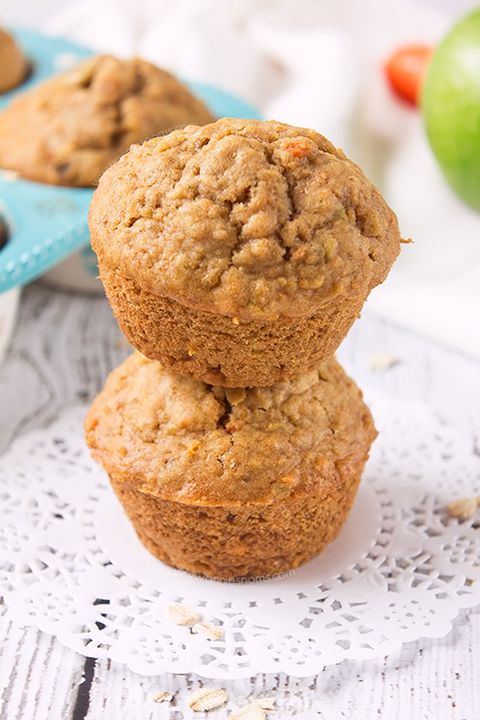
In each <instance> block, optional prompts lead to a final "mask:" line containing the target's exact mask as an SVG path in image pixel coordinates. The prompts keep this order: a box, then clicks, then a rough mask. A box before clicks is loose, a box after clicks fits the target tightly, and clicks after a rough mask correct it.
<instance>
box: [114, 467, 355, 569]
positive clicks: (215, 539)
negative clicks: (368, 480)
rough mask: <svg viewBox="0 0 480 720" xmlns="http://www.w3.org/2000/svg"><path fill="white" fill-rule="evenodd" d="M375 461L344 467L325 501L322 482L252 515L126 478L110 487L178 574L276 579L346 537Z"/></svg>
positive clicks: (253, 510)
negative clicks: (164, 494) (365, 473)
mask: <svg viewBox="0 0 480 720" xmlns="http://www.w3.org/2000/svg"><path fill="white" fill-rule="evenodd" d="M366 459H367V456H365V457H364V458H362V460H360V461H359V460H358V459H356V460H355V461H353V460H352V461H349V462H347V461H344V462H342V463H338V464H337V470H338V483H337V484H336V487H335V490H334V491H330V492H329V493H328V494H325V485H324V484H323V483H322V478H321V476H320V477H318V478H317V479H316V480H311V481H310V482H309V483H308V486H307V485H304V486H303V487H300V488H298V489H297V490H296V491H295V492H293V493H292V494H291V495H290V496H288V497H287V498H286V499H284V500H282V501H279V502H274V503H272V504H270V505H252V506H250V507H235V508H228V507H206V506H192V505H183V504H181V503H178V502H174V501H169V500H163V499H160V498H157V497H155V496H152V495H147V494H145V493H143V492H141V491H139V490H138V482H136V481H135V479H132V478H129V477H126V476H125V475H111V476H110V480H111V483H112V486H113V489H114V490H115V493H116V494H117V497H118V498H119V500H120V502H121V503H122V505H123V507H124V509H125V512H126V513H127V515H128V517H129V518H130V520H131V522H132V524H133V526H134V528H135V530H136V533H137V535H138V537H139V539H140V541H141V542H142V543H143V545H144V546H145V547H146V548H147V550H149V551H150V552H151V553H152V554H153V555H155V556H156V557H157V558H159V559H160V560H162V561H163V562H165V563H167V564H168V565H172V566H173V567H175V568H178V569H180V570H186V571H188V572H191V573H194V574H196V575H202V576H205V577H209V578H213V579H219V580H220V579H221V580H224V581H225V580H226V581H231V582H235V581H238V580H239V579H241V578H249V577H256V578H258V577H263V578H271V577H272V576H276V575H278V574H280V573H284V572H286V571H288V570H291V569H293V568H296V567H298V566H299V565H301V564H302V563H304V562H305V561H307V560H310V559H311V558H312V557H314V556H315V555H317V554H318V553H320V552H321V551H322V550H323V549H324V548H325V547H326V546H327V545H328V544H329V543H331V542H332V540H334V539H335V537H336V536H337V535H338V533H339V531H340V530H341V528H342V526H343V524H344V522H345V520H346V518H347V516H348V514H349V512H350V509H351V507H352V504H353V501H354V499H355V495H356V493H357V489H358V485H359V482H360V477H361V473H362V470H363V466H364V464H365V461H366Z"/></svg>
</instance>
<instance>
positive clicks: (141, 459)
mask: <svg viewBox="0 0 480 720" xmlns="http://www.w3.org/2000/svg"><path fill="white" fill-rule="evenodd" d="M85 433H86V441H87V444H88V445H89V447H90V449H91V452H92V454H93V457H94V458H95V459H96V460H97V461H98V462H99V463H100V464H101V465H102V466H103V467H104V469H105V470H106V472H107V473H108V475H109V477H110V480H111V483H112V486H113V488H114V490H115V492H116V494H117V496H118V498H119V499H120V502H121V503H122V504H123V507H124V509H125V511H126V513H127V514H128V516H129V518H130V520H131V521H132V523H133V525H134V527H135V530H136V532H137V534H138V537H139V538H140V540H141V541H142V543H143V544H144V545H145V546H146V547H147V548H148V550H150V551H151V552H152V553H153V554H154V555H156V556H157V557H158V558H160V559H161V560H163V561H164V562H166V563H168V564H170V565H173V566H174V567H176V568H180V569H183V570H187V571H190V572H192V573H196V574H200V575H205V576H208V577H213V578H224V579H230V580H233V579H236V578H240V577H252V576H271V575H275V574H277V573H280V572H283V571H286V570H288V569H290V568H294V567H296V566H298V565H300V564H301V563H303V562H305V561H306V560H308V559H309V558H311V557H313V556H314V555H316V554H317V553H319V552H320V551H321V550H323V549H324V547H325V546H326V545H327V544H328V543H330V542H331V541H332V540H333V539H334V538H335V537H336V535H337V533H338V532H339V530H340V528H341V527H342V525H343V523H344V521H345V519H346V517H347V515H348V513H349V511H350V508H351V506H352V503H353V500H354V498H355V494H356V491H357V487H358V484H359V481H360V476H361V473H362V470H363V467H364V464H365V461H366V459H367V457H368V452H369V449H370V445H371V443H372V441H373V440H374V438H375V435H376V432H375V428H374V426H373V422H372V418H371V415H370V412H369V410H368V408H367V407H366V405H365V404H364V402H363V400H362V395H361V393H360V391H359V390H358V388H357V387H356V385H355V384H354V383H353V381H352V380H350V379H349V378H348V377H347V376H346V375H345V373H344V372H343V370H342V369H341V367H340V366H339V365H338V363H337V362H336V360H335V359H333V358H331V359H329V360H328V361H327V362H326V363H324V364H323V365H322V366H321V367H320V369H318V370H315V371H312V372H310V373H307V374H305V375H302V376H300V377H299V378H297V379H296V380H294V381H292V382H290V383H281V384H277V385H274V386H272V387H268V388H229V389H225V388H223V387H220V386H212V385H207V384H205V383H203V382H200V381H198V380H194V379H193V378H188V377H184V376H182V375H177V374H172V373H170V372H169V370H167V369H165V368H164V367H163V366H162V365H161V364H160V363H159V362H158V361H155V360H149V359H147V358H146V357H144V356H143V355H141V354H140V353H138V352H137V353H134V354H133V355H132V356H130V357H129V358H128V359H127V360H126V361H124V363H123V364H122V365H120V366H119V367H118V368H117V369H116V370H114V371H113V372H112V373H111V375H110V377H109V378H108V380H107V382H106V384H105V387H104V389H103V391H102V392H101V393H100V394H99V395H98V397H97V398H96V400H95V401H94V403H93V405H92V407H91V409H90V411H89V413H88V416H87V419H86V422H85Z"/></svg>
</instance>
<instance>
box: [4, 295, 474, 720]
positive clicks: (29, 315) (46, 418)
mask: <svg viewBox="0 0 480 720" xmlns="http://www.w3.org/2000/svg"><path fill="white" fill-rule="evenodd" d="M477 331H478V329H477ZM128 352H129V350H128V347H127V345H126V342H125V341H124V340H123V338H122V336H121V334H120V332H119V330H118V328H117V326H116V324H115V321H114V320H113V318H112V316H111V313H110V309H109V307H108V305H107V303H106V302H105V300H104V299H103V298H99V297H82V296H78V295H68V294H66V293H61V292H58V291H53V290H50V289H48V288H46V287H42V286H40V285H33V286H31V287H29V288H28V289H27V290H26V291H25V292H24V295H23V298H22V302H21V306H20V315H19V318H18V323H17V329H16V332H15V335H14V337H13V340H12V343H11V347H10V350H9V353H8V355H7V358H6V359H5V361H4V363H3V365H2V367H1V368H0V448H1V449H3V448H5V447H6V446H7V445H8V443H9V442H10V441H11V440H12V439H13V438H14V437H16V436H18V435H21V434H22V433H25V432H28V431H29V430H31V429H33V428H38V427H42V426H44V425H46V424H48V423H49V422H50V421H52V420H53V419H54V418H55V417H56V416H57V415H58V414H59V413H60V411H61V410H62V409H64V408H65V407H68V405H70V404H71V403H74V402H78V401H79V400H81V401H88V400H89V399H91V398H92V397H93V396H94V395H95V393H96V392H97V391H98V390H99V389H100V387H101V386H102V384H103V381H104V379H105V376H106V374H107V373H108V371H109V370H111V369H112V368H113V367H114V366H115V365H116V364H117V363H118V362H119V361H120V360H121V359H122V358H123V357H124V356H125V355H126V354H127V353H128ZM384 352H385V353H392V354H393V355H395V356H397V357H399V358H400V360H401V362H400V363H399V364H398V365H396V366H395V367H393V368H390V369H388V370H384V371H378V370H377V371H373V370H372V369H371V367H370V362H371V358H372V356H373V355H374V354H376V353H384ZM339 356H340V359H341V361H342V362H343V364H344V365H345V367H346V368H347V370H348V371H349V372H350V373H351V374H352V375H353V377H354V378H355V379H356V380H357V381H358V382H359V384H360V385H361V386H367V385H368V384H369V385H372V384H375V385H376V386H377V387H379V388H381V389H384V390H385V392H388V393H391V394H393V395H396V396H399V397H401V396H403V395H405V394H408V395H411V394H415V396H416V397H418V398H419V399H421V400H423V401H425V402H428V403H429V404H431V405H433V406H435V407H439V408H442V409H443V410H445V409H446V408H447V409H448V408H452V409H454V410H455V412H462V413H463V414H465V415H466V416H468V418H469V420H470V423H471V424H470V427H471V431H472V442H473V439H474V437H476V434H477V433H478V431H479V429H480V425H479V424H478V422H479V415H478V412H479V410H480V402H479V401H480V365H479V363H475V362H473V361H471V360H469V359H467V358H465V357H462V356H460V355H458V354H456V353H453V352H450V351H447V350H446V349H444V348H442V347H440V346H437V345H434V344H432V343H428V342H426V341H425V340H423V339H421V338H419V337H415V336H414V335H412V334H411V333H409V332H407V331H405V330H402V329H399V328H396V327H393V326H392V325H391V324H389V323H387V322H385V321H383V320H381V319H379V318H377V317H375V316H372V315H371V314H369V313H368V312H366V313H365V316H364V318H362V320H361V321H360V322H358V323H357V324H356V326H355V327H354V328H353V330H352V332H351V333H350V335H349V337H348V339H347V341H346V342H345V343H344V345H343V347H342V348H341V351H340V353H339ZM201 682H202V681H201V679H200V678H198V677H196V676H177V677H174V676H159V677H142V676H139V675H135V674H134V673H132V672H130V671H128V670H125V668H124V667H123V666H121V665H114V664H112V663H110V662H109V661H95V660H92V659H85V658H83V657H81V656H80V655H77V654H76V653H74V652H72V651H71V650H68V649H66V648H64V647H63V646H62V645H61V644H60V643H59V642H58V641H57V640H55V639H53V638H52V637H49V636H48V635H45V634H43V633H41V632H39V631H37V630H35V629H33V628H20V627H16V626H14V625H12V624H11V623H8V622H7V621H6V620H5V618H4V617H2V612H1V601H0V718H1V720H21V719H22V720H23V719H25V720H57V718H58V719H61V720H67V719H69V718H73V719H74V720H81V718H88V719H89V720H99V719H100V718H101V719H102V720H103V719H104V718H105V719H109V718H112V719H113V718H115V720H118V719H119V718H128V720H133V719H135V720H140V718H141V719H142V720H143V719H144V718H145V719H147V718H166V717H168V718H171V719H172V720H173V719H175V720H181V718H183V717H188V716H187V715H185V716H184V715H183V714H182V713H181V712H180V711H179V710H178V709H177V710H175V709H174V708H173V709H172V712H171V713H170V714H168V712H167V709H166V708H165V707H164V706H162V705H158V704H156V703H154V702H153V700H152V696H153V694H154V693H155V692H158V691H159V690H165V689H166V690H176V691H177V698H179V699H181V698H184V697H185V695H186V693H187V692H188V691H189V690H190V689H195V688H197V687H198V686H199V684H201ZM205 684H207V685H212V686H222V687H226V688H227V689H228V690H229V692H230V693H231V695H232V699H233V700H234V702H235V703H241V702H242V701H243V699H244V698H245V697H246V696H248V695H249V694H250V693H251V692H252V690H254V691H256V692H265V693H266V694H269V695H273V696H274V697H275V698H276V701H277V708H279V710H278V711H277V713H276V714H272V715H271V716H270V717H271V718H272V720H274V719H275V718H278V719H279V720H284V719H285V718H288V717H293V716H295V717H299V718H305V720H306V719H307V718H308V720H310V719H311V718H314V717H315V718H325V719H327V718H328V720H336V718H355V720H357V719H358V718H360V719H362V718H375V717H379V718H382V720H390V719H392V720H393V719H395V718H398V719H399V720H410V719H411V720H428V718H435V720H442V719H443V718H445V719H447V718H448V719H449V720H450V719H452V720H478V719H479V718H480V610H479V609H477V610H473V611H470V612H464V613H462V614H461V615H460V617H459V618H458V619H457V621H456V623H455V627H454V629H453V630H452V631H451V632H450V634H449V635H448V636H447V637H445V638H444V639H441V640H424V641H421V642H416V643H410V644H408V645H406V646H404V648H403V650H402V652H401V653H400V654H399V655H398V656H395V657H388V658H382V659H379V660H375V661H369V662H364V663H342V664H341V665H338V666H335V667H329V668H326V669H322V668H319V674H318V675H317V676H316V677H312V678H307V679H303V680H296V679H294V678H289V677H287V676H285V675H280V676H270V675H268V676H265V675H261V676H258V677H256V678H252V679H251V680H250V681H238V682H228V683H225V682H221V681H220V682H217V683H213V682H211V681H205ZM196 716H197V717H199V718H201V717H205V716H204V715H202V714H199V713H198V714H196ZM212 717H214V718H215V717H220V715H218V714H215V713H213V714H212ZM221 717H224V716H223V715H222V716H221Z"/></svg>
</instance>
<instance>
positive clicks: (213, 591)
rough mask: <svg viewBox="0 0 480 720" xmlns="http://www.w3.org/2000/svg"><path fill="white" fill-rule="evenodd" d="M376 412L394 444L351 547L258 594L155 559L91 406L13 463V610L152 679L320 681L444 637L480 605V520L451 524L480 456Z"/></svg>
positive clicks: (385, 444)
mask: <svg viewBox="0 0 480 720" xmlns="http://www.w3.org/2000/svg"><path fill="white" fill-rule="evenodd" d="M371 406H372V409H373V412H374V416H375V420H376V424H377V427H378V428H379V430H380V437H379V438H378V440H377V441H376V443H375V446H374V449H373V452H372V457H371V459H370V462H369V464H368V467H367V470H366V473H365V478H364V480H363V483H362V486H361V489H360V492H359V495H358V499H357V501H356V504H355V506H354V509H353V511H352V514H351V517H350V519H349V521H348V522H347V524H346V526H345V528H344V530H343V532H342V533H341V535H340V537H339V538H338V539H337V540H336V542H335V543H333V544H332V545H331V546H330V547H329V548H328V550H327V551H326V552H325V553H324V554H323V555H321V556H320V557H319V558H317V559H316V560H313V561H311V562H310V563H307V564H306V565H305V566H303V567H301V568H299V569H298V570H296V571H294V572H291V573H289V574H287V575H286V576H283V577H280V578H276V579H272V580H269V581H266V582H251V583H245V584H240V583H238V584H231V583H229V584H222V583H217V582H213V581H209V580H203V579H200V578H197V577H194V576H191V575H188V574H187V573H184V572H180V571H177V570H173V569H171V568H168V567H166V566H164V565H163V564H162V563H161V562H159V561H157V560H156V559H155V558H153V557H152V556H150V555H149V553H148V552H147V551H146V550H145V549H144V548H143V547H142V545H141V544H140V543H139V541H138V540H137V538H136V536H135V534H134V532H133V530H132V529H131V527H130V525H129V523H128V521H127V520H126V518H125V516H124V515H123V511H122V509H121V507H120V506H119V504H118V502H117V500H116V499H115V497H114V495H113V493H112V491H111V490H110V487H109V483H108V480H107V478H106V477H105V475H104V474H103V472H102V471H101V470H100V469H99V468H98V467H97V466H96V465H95V464H94V463H93V462H92V461H91V459H90V457H89V454H88V451H87V450H86V448H85V447H84V444H83V436H82V429H81V426H82V422H83V417H84V414H85V408H81V407H80V408H79V407H77V408H73V409H71V410H69V411H68V412H67V413H65V414H64V415H63V416H62V417H61V418H60V419H59V420H58V421H57V422H56V423H55V424H54V425H52V426H51V427H50V428H48V429H46V430H44V431H38V432H35V433H31V434H29V435H27V436H25V437H23V438H21V439H20V440H19V441H17V443H16V444H14V446H13V447H12V449H11V450H9V451H8V453H7V454H6V455H4V456H3V458H2V460H1V464H0V595H3V600H4V605H3V611H4V612H5V613H6V614H7V616H8V617H9V618H10V619H12V620H13V621H15V622H17V623H19V624H28V625H33V626H35V627H38V628H40V629H41V630H44V631H45V632H48V633H50V634H52V635H55V636H56V637H57V638H58V639H59V640H60V642H62V643H63V644H65V645H67V646H68V647H70V648H73V649H74V650H76V651H77V652H79V653H82V654H84V655H90V656H94V657H108V658H110V659H112V660H114V661H119V662H123V663H126V664H127V665H128V666H129V667H130V668H131V669H132V670H134V671H137V672H139V673H142V674H146V675H150V674H157V673H162V672H177V673H186V672H196V673H198V674H199V675H203V676H206V677H217V678H220V677H221V678H225V679H227V678H232V679H233V678H241V677H248V676H251V675H253V674H255V673H258V672H278V671H283V672H287V673H289V674H291V675H295V676H308V675H312V674H315V673H317V672H318V671H320V670H321V669H322V667H323V666H324V665H328V664H333V663H337V662H339V661H341V660H344V659H352V660H363V659H367V658H372V657H377V656H383V655H386V654H389V653H392V652H394V651H396V650H398V649H399V647H400V646H401V644H402V643H404V642H407V641H411V640H416V639H419V638H421V637H426V636H428V637H441V636H444V635H445V634H446V633H447V632H448V631H449V630H450V628H451V625H452V621H453V619H454V618H455V616H456V615H457V613H458V612H459V610H460V609H461V608H465V607H472V606H474V605H476V604H480V582H479V580H480V516H478V515H477V516H476V517H474V518H472V519H470V520H468V521H464V522H459V521H457V520H453V519H451V518H448V517H447V515H446V513H445V505H446V504H447V503H449V502H451V501H452V500H453V499H454V498H456V497H462V496H468V495H472V494H475V495H478V494H480V458H479V457H478V455H476V454H475V452H474V449H473V448H472V447H471V446H470V444H469V439H468V436H467V435H466V434H465V433H462V429H461V428H455V427H452V426H450V425H447V424H445V423H444V422H442V421H441V420H440V419H439V418H436V417H435V416H434V415H433V414H432V413H431V412H430V411H429V410H428V409H427V408H426V407H425V406H422V405H416V404H407V403H400V402H398V401H393V400H392V399H391V398H387V399H385V398H376V399H374V401H373V402H371ZM174 601H179V602H183V603H185V604H186V605H187V606H189V607H192V608H196V609H198V610H199V611H200V612H201V614H202V615H203V618H204V619H205V620H207V621H210V622H212V621H213V622H216V623H221V624H222V625H223V628H224V630H225V639H224V640H220V641H212V640H208V639H206V638H205V637H203V636H199V635H192V634H191V633H190V632H189V631H188V630H186V629H185V628H182V627H177V626H175V625H172V624H171V622H170V621H169V620H168V618H167V615H166V608H167V607H168V606H169V605H170V604H171V603H172V602H174ZM1 607H2V606H1V605H0V608H1Z"/></svg>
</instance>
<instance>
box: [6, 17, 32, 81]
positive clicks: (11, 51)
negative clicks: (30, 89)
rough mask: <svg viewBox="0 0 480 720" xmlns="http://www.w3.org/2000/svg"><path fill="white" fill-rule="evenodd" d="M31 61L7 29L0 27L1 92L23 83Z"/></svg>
mask: <svg viewBox="0 0 480 720" xmlns="http://www.w3.org/2000/svg"><path fill="white" fill-rule="evenodd" d="M29 69H30V63H29V61H28V59H27V58H26V57H25V55H24V54H23V51H22V49H21V48H20V47H19V46H18V45H17V43H16V42H15V40H14V38H13V37H12V35H10V33H8V32H7V31H6V30H3V29H2V28H0V93H5V92H8V91H9V90H13V89H14V88H16V87H18V85H21V84H22V82H23V81H24V80H25V78H26V77H27V75H28V72H29Z"/></svg>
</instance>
